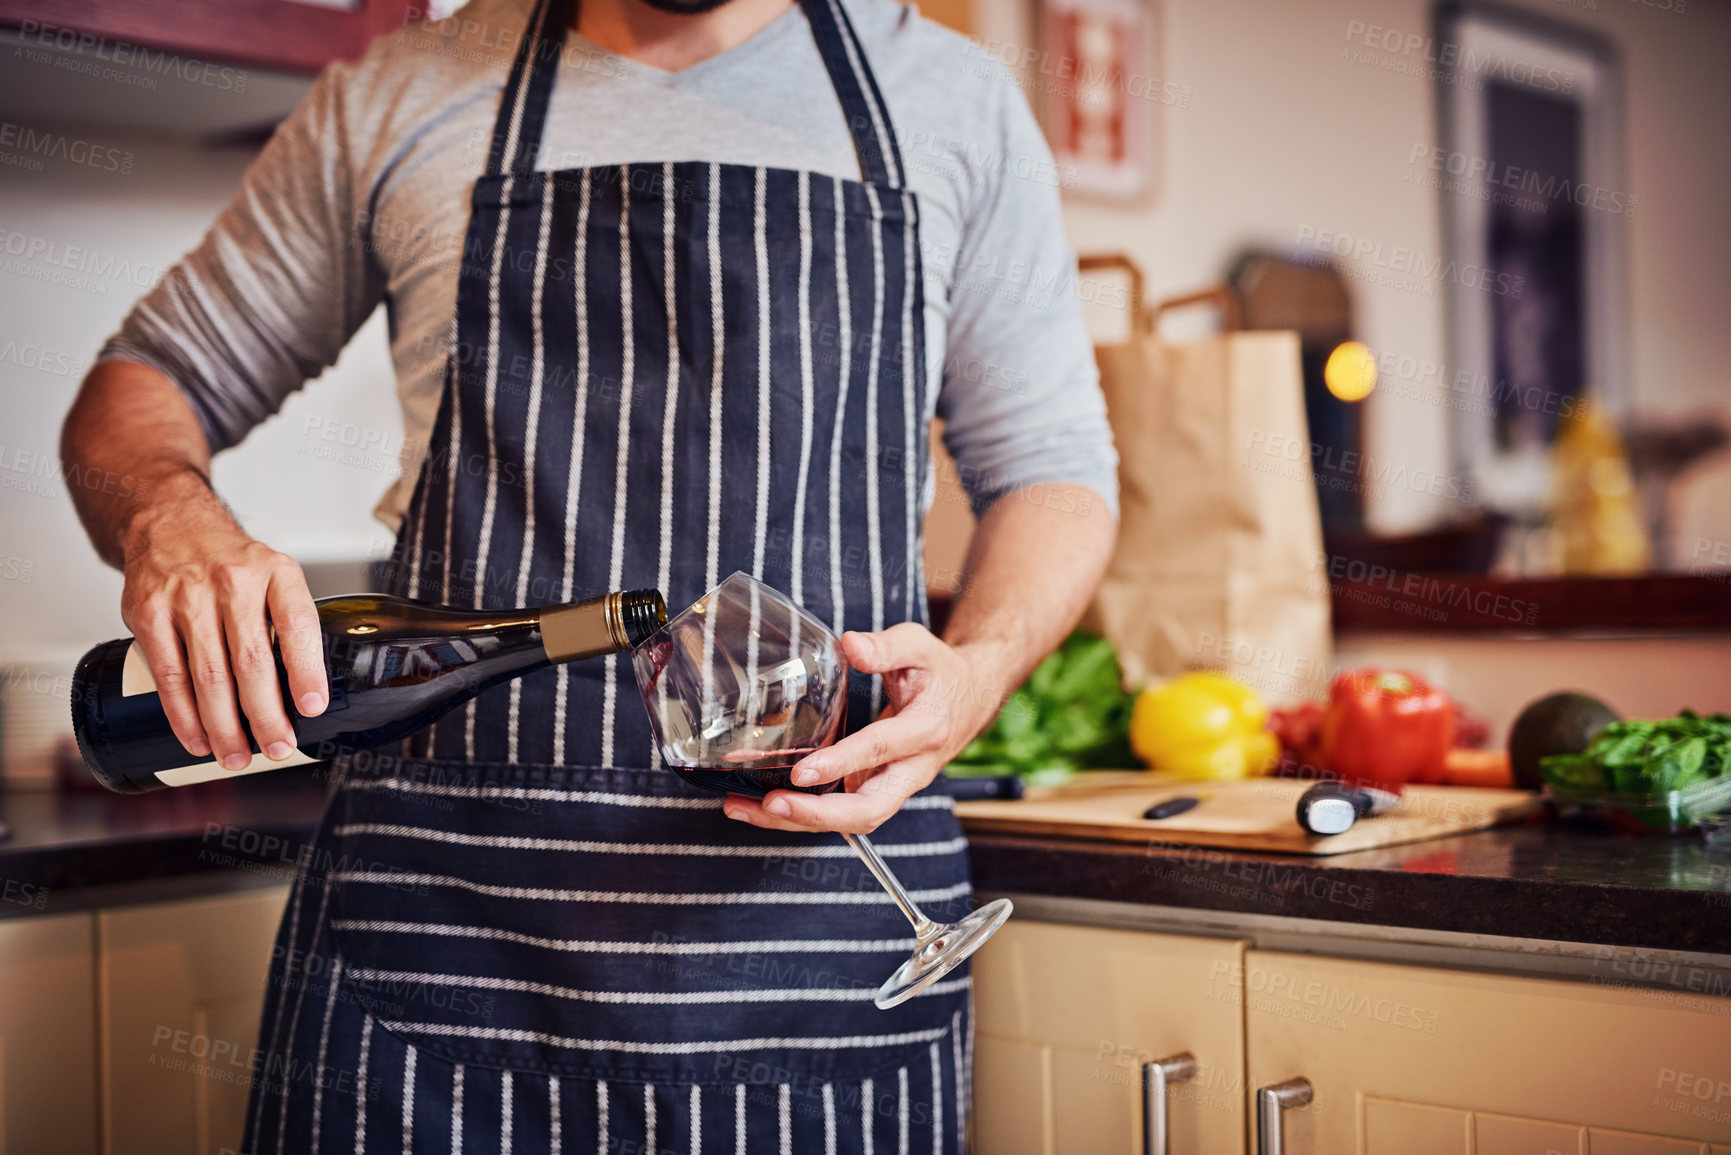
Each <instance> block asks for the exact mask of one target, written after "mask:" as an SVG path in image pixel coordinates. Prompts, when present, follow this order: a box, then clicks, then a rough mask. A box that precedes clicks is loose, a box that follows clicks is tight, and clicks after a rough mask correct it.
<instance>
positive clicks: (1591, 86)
mask: <svg viewBox="0 0 1731 1155" xmlns="http://www.w3.org/2000/svg"><path fill="white" fill-rule="evenodd" d="M1434 27H1435V38H1436V41H1437V43H1438V44H1440V45H1442V46H1443V48H1442V49H1441V50H1439V51H1440V52H1442V53H1446V59H1447V60H1448V61H1449V64H1450V66H1449V67H1447V68H1443V69H1439V70H1438V72H1437V84H1436V95H1437V120H1438V133H1437V138H1438V145H1439V147H1438V150H1437V152H1436V155H1435V157H1434V158H1433V159H1434V161H1435V163H1434V164H1433V166H1432V167H1433V169H1435V170H1436V171H1435V172H1434V173H1433V174H1432V176H1433V182H1434V184H1435V186H1436V188H1437V190H1438V192H1437V196H1438V203H1439V205H1440V207H1441V216H1442V225H1443V238H1444V248H1445V251H1446V254H1447V259H1448V261H1449V266H1448V267H1450V268H1452V269H1456V270H1459V271H1461V275H1457V276H1454V277H1453V278H1451V279H1450V281H1449V283H1448V285H1447V295H1446V302H1447V319H1448V339H1449V358H1450V362H1451V364H1452V365H1453V367H1454V376H1453V380H1454V382H1455V391H1456V392H1457V393H1458V394H1459V395H1460V396H1459V397H1458V398H1457V400H1458V402H1459V403H1458V404H1456V405H1454V406H1452V410H1453V417H1454V421H1453V426H1454V428H1453V433H1454V438H1453V440H1454V456H1455V459H1456V463H1457V466H1458V467H1459V468H1460V469H1461V470H1462V471H1463V472H1464V473H1465V474H1466V475H1467V476H1470V477H1472V478H1473V479H1474V482H1475V484H1476V486H1477V488H1478V490H1479V493H1480V494H1481V496H1482V498H1483V500H1484V501H1485V503H1486V504H1487V505H1488V506H1490V507H1492V508H1494V509H1497V510H1498V511H1499V512H1503V513H1507V514H1511V515H1514V516H1517V517H1519V516H1524V515H1529V514H1531V513H1532V511H1535V510H1538V509H1540V508H1541V507H1542V506H1543V505H1544V503H1545V502H1546V500H1547V495H1548V493H1549V487H1550V483H1551V470H1550V450H1551V447H1552V446H1553V445H1554V443H1555V441H1556V438H1557V435H1558V433H1559V431H1560V428H1561V423H1562V420H1563V417H1564V416H1565V415H1566V414H1568V413H1569V412H1571V411H1573V410H1574V409H1576V408H1578V407H1579V405H1580V403H1581V401H1582V400H1583V399H1591V401H1592V402H1593V404H1594V405H1595V406H1596V407H1598V408H1600V409H1602V410H1603V411H1604V412H1606V413H1607V414H1608V415H1610V416H1611V417H1612V418H1613V419H1615V418H1620V417H1622V416H1624V415H1625V414H1626V411H1627V405H1628V371H1627V366H1628V349H1627V339H1626V334H1627V328H1626V326H1627V304H1626V299H1625V292H1626V285H1627V258H1626V246H1627V243H1628V238H1627V231H1628V227H1629V221H1630V219H1631V217H1632V216H1633V214H1634V211H1635V208H1636V201H1635V198H1634V197H1633V196H1632V195H1630V194H1629V193H1628V191H1627V190H1628V187H1629V186H1628V183H1627V172H1626V170H1625V168H1624V137H1623V134H1624V111H1623V93H1622V77H1621V69H1620V66H1619V62H1618V59H1617V56H1616V53H1615V52H1614V51H1613V49H1612V47H1611V45H1610V43H1609V42H1608V41H1606V40H1605V39H1604V38H1603V37H1601V36H1599V35H1597V34H1595V33H1592V32H1589V31H1587V30H1585V29H1581V28H1578V27H1574V26H1571V25H1567V24H1563V23H1560V22H1556V21H1552V20H1549V19H1545V18H1542V17H1539V16H1535V15H1533V14H1531V13H1528V12H1526V11H1524V10H1519V9H1513V8H1509V7H1505V6H1503V5H1501V4H1497V3H1494V2H1484V0H1449V2H1446V3H1443V4H1440V5H1439V6H1438V7H1437V9H1436V13H1435V24H1434ZM1469 274H1470V275H1469Z"/></svg>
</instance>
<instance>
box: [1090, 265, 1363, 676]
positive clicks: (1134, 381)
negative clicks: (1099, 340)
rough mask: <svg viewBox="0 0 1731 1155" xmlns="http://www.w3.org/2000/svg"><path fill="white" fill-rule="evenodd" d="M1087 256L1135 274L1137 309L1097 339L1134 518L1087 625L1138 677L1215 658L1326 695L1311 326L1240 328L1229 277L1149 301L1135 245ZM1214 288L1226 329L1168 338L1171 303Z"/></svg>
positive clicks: (1205, 664)
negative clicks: (1307, 349)
mask: <svg viewBox="0 0 1731 1155" xmlns="http://www.w3.org/2000/svg"><path fill="white" fill-rule="evenodd" d="M1082 267H1083V268H1084V269H1099V268H1120V269H1123V270H1124V271H1126V272H1128V273H1129V274H1130V275H1131V278H1132V286H1131V289H1132V293H1131V295H1132V300H1133V301H1134V302H1136V309H1137V318H1136V324H1135V325H1134V326H1133V328H1132V333H1131V336H1130V338H1129V340H1128V341H1126V342H1125V343H1124V344H1121V345H1102V346H1100V347H1099V348H1098V349H1097V350H1096V357H1097V359H1098V361H1099V365H1100V377H1101V382H1100V384H1101V388H1102V389H1103V390H1104V391H1105V394H1106V407H1107V413H1108V415H1109V417H1110V418H1111V422H1112V430H1113V434H1114V436H1115V438H1116V440H1117V444H1118V458H1119V463H1118V482H1119V487H1120V493H1121V503H1122V517H1121V521H1120V525H1119V530H1118V545H1117V549H1116V551H1115V552H1114V554H1113V556H1112V562H1111V565H1110V567H1109V568H1108V570H1107V572H1106V578H1105V580H1104V581H1103V582H1102V583H1101V586H1100V591H1099V593H1098V594H1097V595H1096V597H1095V600H1094V605H1093V607H1092V609H1091V610H1090V611H1089V614H1088V617H1087V619H1086V621H1085V622H1084V624H1085V625H1086V626H1087V627H1088V628H1090V629H1093V630H1096V631H1098V632H1099V633H1101V634H1104V635H1105V636H1106V637H1107V638H1109V639H1110V640H1111V641H1112V643H1113V645H1115V646H1116V647H1117V649H1118V654H1119V657H1120V658H1121V659H1122V661H1123V664H1124V672H1125V677H1126V679H1127V680H1128V681H1129V683H1130V684H1131V685H1137V684H1140V683H1142V682H1144V681H1149V680H1155V679H1159V678H1163V677H1169V676H1171V675H1174V674H1179V673H1182V672H1184V671H1186V670H1196V669H1215V670H1224V671H1226V672H1227V673H1229V674H1231V675H1232V676H1233V677H1235V678H1238V679H1239V680H1241V681H1244V682H1246V683H1248V684H1250V685H1252V686H1255V687H1256V688H1257V689H1258V690H1260V691H1262V693H1263V694H1264V696H1266V697H1268V698H1270V699H1272V700H1275V701H1287V700H1291V699H1294V698H1300V697H1312V698H1314V697H1321V696H1322V694H1323V691H1324V690H1325V689H1326V687H1327V682H1328V677H1329V663H1330V633H1329V614H1328V597H1329V594H1328V582H1327V580H1326V574H1325V573H1324V572H1323V570H1322V569H1321V567H1320V560H1321V559H1322V557H1323V552H1322V523H1321V518H1320V516H1319V515H1318V512H1317V501H1316V489H1315V485H1314V483H1313V481H1312V479H1311V470H1310V440H1309V434H1308V431H1307V427H1306V423H1305V417H1304V386H1303V380H1302V370H1301V368H1300V365H1299V349H1298V336H1297V334H1295V333H1289V332H1258V333H1247V332H1235V331H1232V330H1233V329H1234V328H1235V326H1236V310H1235V308H1233V302H1232V299H1231V297H1230V295H1229V294H1227V292H1226V291H1225V290H1224V289H1217V290H1212V291H1209V292H1206V293H1200V294H1196V295H1194V296H1192V297H1185V298H1180V299H1179V300H1177V301H1169V302H1166V303H1164V304H1163V305H1161V306H1159V307H1158V308H1154V309H1146V308H1143V307H1142V306H1141V304H1140V303H1141V301H1142V294H1141V284H1140V281H1141V277H1140V274H1139V273H1138V272H1137V271H1136V269H1135V267H1134V265H1132V264H1131V263H1130V262H1129V260H1128V259H1127V258H1124V257H1093V258H1084V259H1083V261H1082ZM1201 301H1213V302H1215V303H1217V304H1219V305H1220V306H1221V307H1222V314H1223V315H1222V327H1223V329H1224V330H1225V331H1224V332H1222V333H1221V334H1220V335H1218V336H1214V337H1209V338H1207V339H1205V340H1200V341H1190V342H1184V343H1169V342H1165V341H1162V340H1161V339H1160V337H1159V335H1158V333H1157V332H1156V331H1155V328H1156V327H1155V322H1156V320H1157V319H1158V316H1159V314H1160V313H1161V312H1162V311H1164V310H1167V309H1170V308H1173V307H1176V306H1179V305H1187V304H1193V303H1198V302H1201Z"/></svg>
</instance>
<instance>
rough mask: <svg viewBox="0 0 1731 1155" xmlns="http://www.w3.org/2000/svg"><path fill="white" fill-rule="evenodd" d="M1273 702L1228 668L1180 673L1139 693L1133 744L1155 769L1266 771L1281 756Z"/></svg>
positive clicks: (1225, 774) (1217, 773) (1222, 773)
mask: <svg viewBox="0 0 1731 1155" xmlns="http://www.w3.org/2000/svg"><path fill="white" fill-rule="evenodd" d="M1267 722H1268V707H1267V706H1266V705H1264V704H1263V701H1262V698H1261V697H1260V696H1259V695H1258V694H1257V693H1256V691H1255V690H1253V689H1251V688H1250V687H1249V686H1245V685H1243V684H1241V683H1239V682H1235V681H1233V680H1232V679H1231V678H1229V677H1227V676H1226V675H1225V674H1217V673H1211V672H1197V673H1190V674H1180V675H1179V676H1178V677H1176V678H1173V679H1171V680H1170V681H1167V682H1162V683H1161V684H1160V685H1157V686H1150V687H1148V688H1147V689H1145V690H1143V691H1142V692H1141V693H1140V694H1138V695H1137V696H1136V705H1135V707H1134V709H1133V710H1132V712H1131V715H1130V747H1131V749H1132V750H1134V751H1135V753H1136V756H1137V757H1138V758H1140V759H1142V761H1143V762H1146V763H1147V764H1148V765H1149V766H1150V767H1152V768H1153V769H1155V770H1161V771H1165V772H1167V773H1171V774H1178V775H1181V776H1183V777H1185V778H1247V777H1250V776H1251V775H1255V774H1266V773H1267V772H1268V771H1269V769H1271V768H1272V767H1273V765H1274V763H1275V761H1276V760H1277V759H1278V758H1279V756H1280V742H1279V740H1278V739H1276V738H1275V736H1274V735H1273V734H1272V733H1270V732H1269V731H1268V729H1267Z"/></svg>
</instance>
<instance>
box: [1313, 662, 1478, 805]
mask: <svg viewBox="0 0 1731 1155" xmlns="http://www.w3.org/2000/svg"><path fill="white" fill-rule="evenodd" d="M1454 739H1455V710H1454V703H1453V702H1452V701H1450V699H1449V696H1448V695H1447V694H1445V693H1443V691H1441V690H1438V689H1436V688H1434V687H1432V686H1430V685H1428V684H1427V683H1426V682H1424V681H1423V680H1422V679H1421V678H1419V677H1418V676H1416V675H1414V674H1408V673H1402V672H1400V671H1398V670H1345V671H1342V672H1341V673H1339V674H1337V675H1335V678H1334V682H1333V684H1332V685H1330V686H1329V689H1328V712H1327V714H1326V715H1325V717H1324V718H1323V723H1322V745H1323V750H1324V752H1325V755H1326V757H1327V759H1328V768H1329V769H1330V770H1333V771H1334V772H1335V773H1337V774H1339V775H1340V776H1341V777H1342V778H1344V779H1346V780H1347V781H1348V782H1353V781H1364V782H1373V783H1382V784H1387V785H1396V786H1398V785H1400V784H1402V783H1406V782H1441V781H1442V779H1443V768H1444V764H1445V761H1446V759H1447V757H1448V752H1449V748H1450V747H1451V746H1453V745H1454Z"/></svg>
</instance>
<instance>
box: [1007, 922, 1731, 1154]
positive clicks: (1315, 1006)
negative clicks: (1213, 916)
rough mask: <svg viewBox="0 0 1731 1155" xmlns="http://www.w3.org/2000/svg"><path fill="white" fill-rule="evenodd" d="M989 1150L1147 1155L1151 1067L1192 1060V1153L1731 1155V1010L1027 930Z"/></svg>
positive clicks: (1184, 941) (1177, 1099)
mask: <svg viewBox="0 0 1731 1155" xmlns="http://www.w3.org/2000/svg"><path fill="white" fill-rule="evenodd" d="M974 984H975V1006H976V1014H977V1016H978V1019H977V1027H976V1030H977V1042H976V1053H975V1072H974V1080H975V1085H974V1128H975V1139H976V1143H975V1149H976V1150H978V1151H981V1152H985V1153H987V1155H1024V1153H1025V1155H1049V1153H1055V1152H1068V1151H1088V1152H1090V1153H1094V1152H1099V1153H1102V1155H1104V1153H1124V1155H1133V1153H1139V1152H1142V1151H1143V1146H1142V1131H1141V1098H1142V1096H1141V1066H1142V1064H1143V1063H1145V1062H1148V1061H1150V1060H1153V1059H1156V1058H1164V1057H1166V1056H1168V1055H1171V1054H1174V1053H1177V1052H1183V1051H1189V1052H1191V1053H1192V1054H1193V1055H1194V1056H1195V1057H1196V1059H1197V1061H1198V1074H1197V1077H1196V1079H1195V1080H1194V1081H1192V1082H1190V1083H1180V1084H1178V1085H1177V1086H1176V1087H1175V1088H1174V1089H1173V1091H1172V1092H1171V1094H1170V1119H1171V1129H1170V1135H1171V1139H1170V1144H1171V1146H1170V1149H1171V1151H1172V1152H1173V1153H1174V1155H1191V1153H1193V1152H1207V1153H1224V1152H1247V1151H1248V1152H1254V1151H1255V1150H1256V1121H1255V1118H1254V1116H1253V1115H1252V1114H1251V1111H1252V1110H1253V1109H1254V1098H1255V1092H1256V1090H1257V1089H1258V1088H1260V1087H1265V1086H1270V1085H1273V1084H1277V1083H1281V1082H1284V1081H1286V1080H1289V1079H1293V1078H1299V1077H1302V1078H1304V1079H1307V1080H1309V1082H1310V1084H1311V1088H1312V1098H1311V1101H1310V1102H1309V1104H1308V1105H1306V1106H1303V1107H1296V1108H1292V1109H1289V1110H1287V1111H1286V1112H1285V1113H1284V1116H1283V1119H1282V1128H1283V1134H1284V1138H1285V1152H1286V1155H1344V1153H1347V1152H1353V1153H1356V1155H1685V1153H1686V1155H1731V999H1725V998H1714V997H1710V996H1702V995H1696V994H1693V993H1687V994H1684V995H1683V996H1682V997H1679V992H1675V991H1657V990H1645V989H1633V988H1628V987H1613V986H1608V985H1595V984H1591V983H1585V982H1576V981H1563V980H1555V979H1544V978H1529V977H1515V976H1507V975H1498V974H1487V973H1482V972H1476V971H1473V972H1468V971H1455V970H1446V969H1442V968H1435V967H1424V966H1408V965H1394V964H1388V963H1370V962H1362V961H1357V960H1351V959H1341V958H1331V957H1326V956H1322V955H1308V954H1286V953H1280V952H1273V951H1265V950H1258V949H1254V948H1253V947H1252V946H1251V944H1250V942H1249V940H1235V939H1223V938H1204V937H1200V936H1197V937H1191V936H1186V935H1182V934H1154V933H1143V932H1137V931H1127V930H1109V929H1100V928H1093V927H1081V926H1073V925H1068V924H1057V923H1044V922H1036V921H1031V920H1017V921H1013V922H1011V923H1010V924H1009V925H1008V926H1006V927H1005V928H1004V930H1003V931H1002V932H1000V934H999V937H998V938H997V939H996V940H995V941H994V942H993V944H992V946H991V948H990V949H988V950H985V951H982V952H981V953H980V954H979V955H978V956H977V958H976V959H975V962H974Z"/></svg>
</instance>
